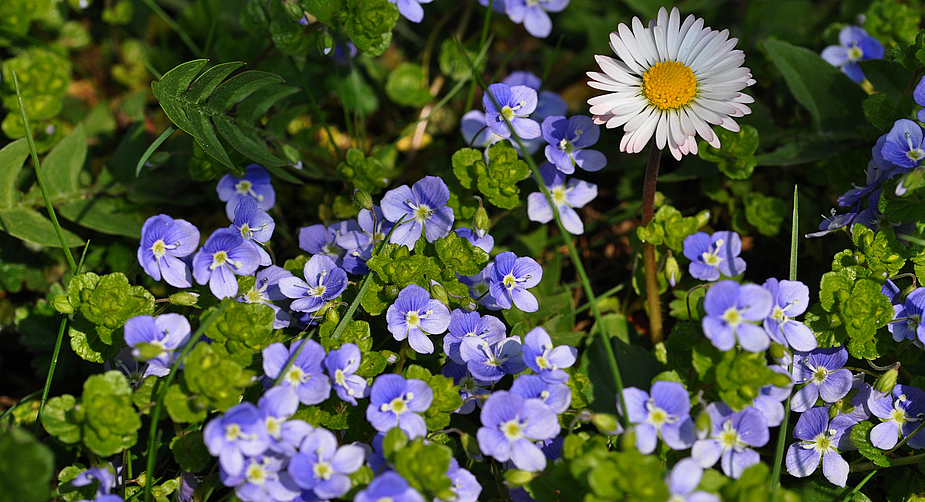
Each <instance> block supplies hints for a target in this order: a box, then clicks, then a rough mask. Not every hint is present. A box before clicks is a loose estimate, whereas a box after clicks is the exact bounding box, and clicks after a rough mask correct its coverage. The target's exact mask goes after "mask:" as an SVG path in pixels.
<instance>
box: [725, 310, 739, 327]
mask: <svg viewBox="0 0 925 502" xmlns="http://www.w3.org/2000/svg"><path fill="white" fill-rule="evenodd" d="M723 320H724V321H726V324H728V325H730V326H732V327H733V328H735V327H736V326H738V325H739V324H741V323H742V315H741V314H739V310H738V309H737V308H735V307H729V308H728V309H726V312H724V313H723Z"/></svg>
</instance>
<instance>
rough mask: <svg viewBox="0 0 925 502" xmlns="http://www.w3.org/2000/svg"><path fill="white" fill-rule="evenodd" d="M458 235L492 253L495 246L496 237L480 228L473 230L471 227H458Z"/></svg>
mask: <svg viewBox="0 0 925 502" xmlns="http://www.w3.org/2000/svg"><path fill="white" fill-rule="evenodd" d="M455 231H456V235H459V236H460V237H462V238H464V239H466V240H467V241H469V243H470V244H472V245H473V246H475V247H477V248H479V249H481V250H482V251H485V252H486V253H491V250H492V249H494V247H495V238H494V237H492V236H491V235H489V234H488V233H487V232H482V231H480V230H473V229H471V228H466V227H462V228H457V229H456V230H455Z"/></svg>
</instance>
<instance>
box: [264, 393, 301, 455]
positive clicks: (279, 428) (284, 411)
mask: <svg viewBox="0 0 925 502" xmlns="http://www.w3.org/2000/svg"><path fill="white" fill-rule="evenodd" d="M257 409H258V411H260V416H261V417H263V423H264V426H265V427H266V430H267V434H269V436H270V445H269V449H270V450H272V451H275V452H276V453H281V454H283V455H286V456H287V457H291V456H292V455H293V454H294V453H295V451H296V448H298V446H299V444H300V443H301V442H302V438H304V437H305V436H306V435H307V434H308V433H310V432H311V431H312V426H311V425H309V424H308V423H306V422H304V421H302V420H289V417H291V416H292V415H293V414H295V412H296V410H298V409H299V397H298V396H297V395H296V393H295V391H294V390H292V387H290V386H280V387H273V388H272V389H269V390H267V391H266V392H264V394H263V396H261V397H260V400H258V401H257Z"/></svg>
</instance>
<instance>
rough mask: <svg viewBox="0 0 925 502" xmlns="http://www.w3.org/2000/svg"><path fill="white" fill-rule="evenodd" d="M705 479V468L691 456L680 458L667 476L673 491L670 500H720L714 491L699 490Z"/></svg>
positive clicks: (671, 501) (677, 501)
mask: <svg viewBox="0 0 925 502" xmlns="http://www.w3.org/2000/svg"><path fill="white" fill-rule="evenodd" d="M701 479H703V469H702V468H701V467H700V466H699V465H697V462H696V461H695V460H694V459H691V458H685V459H682V460H680V461H679V462H678V463H677V464H675V465H674V467H673V468H672V469H671V473H669V474H668V475H667V476H665V484H666V485H668V491H669V492H670V493H671V497H670V498H669V499H668V500H669V502H720V498H719V496H717V495H716V494H714V493H710V492H705V491H700V490H697V485H699V484H700V480H701Z"/></svg>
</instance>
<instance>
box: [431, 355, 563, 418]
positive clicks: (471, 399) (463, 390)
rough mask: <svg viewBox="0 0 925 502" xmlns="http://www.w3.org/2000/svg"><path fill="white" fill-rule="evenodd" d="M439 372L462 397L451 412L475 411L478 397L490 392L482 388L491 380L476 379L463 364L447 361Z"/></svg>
mask: <svg viewBox="0 0 925 502" xmlns="http://www.w3.org/2000/svg"><path fill="white" fill-rule="evenodd" d="M440 374H441V375H443V376H445V377H447V378H452V379H453V384H454V385H458V386H459V397H460V398H462V400H463V404H462V406H460V407H459V408H457V409H456V410H455V411H453V413H459V414H460V415H468V414H469V413H472V412H473V411H475V407H476V405H477V404H479V403H480V401H479V399H478V397H479V396H487V395H489V394H491V392H490V391H489V390H488V389H485V388H484V387H488V386H489V385H491V382H484V381H482V380H478V379H476V378H475V377H474V376H472V374H471V373H469V370H468V369H467V368H466V365H465V364H456V363H454V362H453V361H447V362H446V365H444V366H443V369H442V370H441V371H440ZM569 397H571V394H569Z"/></svg>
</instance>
